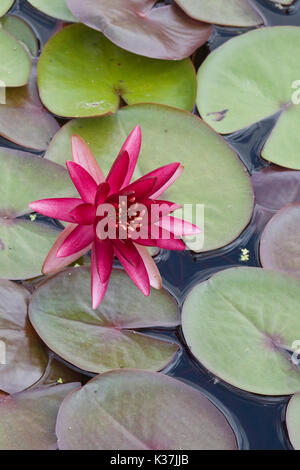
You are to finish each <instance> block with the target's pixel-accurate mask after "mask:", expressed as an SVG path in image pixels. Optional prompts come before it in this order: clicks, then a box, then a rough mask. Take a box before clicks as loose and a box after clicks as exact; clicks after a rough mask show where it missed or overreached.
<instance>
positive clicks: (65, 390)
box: [0, 383, 80, 450]
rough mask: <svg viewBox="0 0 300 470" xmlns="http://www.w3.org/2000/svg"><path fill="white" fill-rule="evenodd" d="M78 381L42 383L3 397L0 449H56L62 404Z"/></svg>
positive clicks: (0, 414)
mask: <svg viewBox="0 0 300 470" xmlns="http://www.w3.org/2000/svg"><path fill="white" fill-rule="evenodd" d="M79 385H80V384H79V383H70V384H65V385H56V386H51V387H42V388H38V389H32V390H26V391H25V392H20V393H16V394H14V395H10V396H8V397H2V398H0V449H1V450H56V449H57V439H56V435H55V423H56V418H57V413H58V409H59V406H60V405H61V403H62V401H63V399H64V398H65V397H66V396H67V395H68V394H69V393H70V392H72V391H73V390H74V389H75V388H77V387H78V386H79Z"/></svg>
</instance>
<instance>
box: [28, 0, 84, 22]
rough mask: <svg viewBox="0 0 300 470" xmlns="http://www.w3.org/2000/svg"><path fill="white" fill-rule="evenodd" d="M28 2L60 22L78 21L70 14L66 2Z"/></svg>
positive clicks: (55, 0)
mask: <svg viewBox="0 0 300 470" xmlns="http://www.w3.org/2000/svg"><path fill="white" fill-rule="evenodd" d="M28 2H29V3H31V5H32V6H33V7H35V8H37V9H38V10H40V11H42V12H43V13H45V14H46V15H49V16H53V18H57V19H58V20H63V21H70V22H75V21H77V19H76V18H75V17H74V16H73V15H72V13H71V12H70V10H69V8H68V6H67V3H66V0H50V1H49V0H28Z"/></svg>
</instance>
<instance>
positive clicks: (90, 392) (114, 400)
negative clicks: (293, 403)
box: [56, 369, 236, 450]
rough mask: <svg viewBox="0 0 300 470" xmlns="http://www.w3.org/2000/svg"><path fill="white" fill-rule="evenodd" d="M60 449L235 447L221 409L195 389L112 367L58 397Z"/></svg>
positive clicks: (57, 431) (172, 380)
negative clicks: (72, 390)
mask: <svg viewBox="0 0 300 470" xmlns="http://www.w3.org/2000/svg"><path fill="white" fill-rule="evenodd" d="M56 433H57V437H58V446H59V449H61V450H75V449H76V450H115V449H119V450H129V449H130V450H159V449H163V450H178V449H181V450H197V449H199V450H229V449H231V450H235V449H236V439H235V436H234V433H233V431H232V429H231V428H230V426H229V424H228V422H227V421H226V419H225V417H224V416H223V415H222V413H221V412H220V411H219V410H218V409H217V408H216V407H215V406H214V405H213V404H212V403H211V402H210V401H209V400H208V399H207V398H205V397H204V396H203V395H202V394H201V393H200V392H198V391H197V390H195V389H193V388H192V387H190V386H188V385H186V384H184V383H182V382H180V381H178V380H175V379H172V378H171V377H168V376H166V375H162V374H158V373H153V372H149V371H144V370H140V371H138V370H128V369H127V370H117V371H113V372H109V373H106V374H103V375H101V376H98V377H96V378H95V379H93V380H91V381H90V382H88V383H87V385H85V386H84V387H82V388H81V389H79V390H77V391H74V392H73V393H71V394H70V395H68V397H67V398H66V399H65V400H64V402H63V404H62V406H61V408H60V410H59V414H58V419H57V426H56Z"/></svg>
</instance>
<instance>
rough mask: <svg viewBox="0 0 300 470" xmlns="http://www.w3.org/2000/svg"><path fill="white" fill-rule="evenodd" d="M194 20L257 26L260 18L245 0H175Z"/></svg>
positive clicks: (261, 21) (227, 24)
mask: <svg viewBox="0 0 300 470" xmlns="http://www.w3.org/2000/svg"><path fill="white" fill-rule="evenodd" d="M175 1H176V3H177V4H178V5H179V6H180V7H181V8H182V9H183V11H184V12H185V13H186V14H187V15H189V16H191V17H192V18H194V19H196V20H202V21H206V22H207V23H215V24H221V25H225V26H243V27H250V26H258V25H260V24H262V23H263V20H262V18H261V17H260V16H259V14H258V13H257V12H256V11H255V10H254V8H252V7H251V6H250V4H249V2H248V1H247V0H226V1H224V0H175Z"/></svg>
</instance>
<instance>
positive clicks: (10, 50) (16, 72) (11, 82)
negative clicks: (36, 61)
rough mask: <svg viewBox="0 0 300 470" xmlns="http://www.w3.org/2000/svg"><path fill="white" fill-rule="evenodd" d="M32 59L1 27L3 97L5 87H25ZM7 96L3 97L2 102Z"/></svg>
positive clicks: (0, 56) (0, 64) (0, 69)
mask: <svg viewBox="0 0 300 470" xmlns="http://www.w3.org/2000/svg"><path fill="white" fill-rule="evenodd" d="M30 70H31V59H30V57H29V55H28V53H27V51H26V50H25V49H24V47H23V46H22V44H21V43H20V42H19V41H18V40H17V39H15V38H14V37H13V36H12V35H11V34H10V33H8V32H7V31H6V30H5V29H3V28H1V27H0V85H1V89H0V91H1V95H2V94H3V95H4V93H5V87H19V86H24V85H26V83H27V82H28V79H29V75H30ZM4 100H5V95H4V96H1V102H3V101H4Z"/></svg>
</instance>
